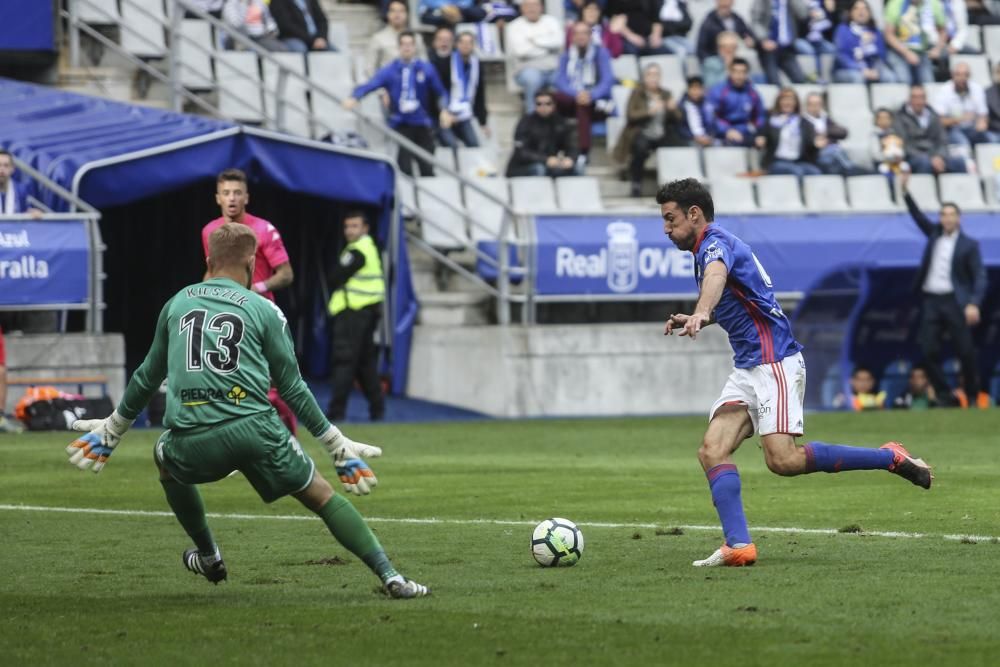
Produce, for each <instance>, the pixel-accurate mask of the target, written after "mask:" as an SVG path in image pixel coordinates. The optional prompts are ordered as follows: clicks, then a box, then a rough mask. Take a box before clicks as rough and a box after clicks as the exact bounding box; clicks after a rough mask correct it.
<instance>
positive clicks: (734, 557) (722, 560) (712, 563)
mask: <svg viewBox="0 0 1000 667" xmlns="http://www.w3.org/2000/svg"><path fill="white" fill-rule="evenodd" d="M756 562H757V547H755V546H754V545H753V544H752V543H751V544H748V545H746V546H743V547H735V548H734V547H728V546H726V545H725V544H723V545H722V546H721V547H720V548H718V549H716V550H715V553H713V554H712V555H711V556H709V557H708V558H706V559H705V560H696V561H694V562H693V563H691V564H692V565H694V566H695V567H720V566H725V567H742V566H744V565H753V564H754V563H756Z"/></svg>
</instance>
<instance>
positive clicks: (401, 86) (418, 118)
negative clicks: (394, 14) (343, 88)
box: [344, 30, 452, 176]
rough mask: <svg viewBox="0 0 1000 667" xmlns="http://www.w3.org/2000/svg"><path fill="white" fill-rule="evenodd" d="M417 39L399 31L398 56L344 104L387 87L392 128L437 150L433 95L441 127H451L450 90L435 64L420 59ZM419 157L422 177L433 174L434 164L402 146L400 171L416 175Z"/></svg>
mask: <svg viewBox="0 0 1000 667" xmlns="http://www.w3.org/2000/svg"><path fill="white" fill-rule="evenodd" d="M416 42H417V38H416V36H415V35H414V34H413V33H412V32H410V31H408V30H404V31H403V32H401V33H400V34H399V58H397V59H396V60H393V61H392V62H390V63H389V64H388V65H386V66H385V67H383V68H382V69H380V70H379V71H378V72H376V73H375V76H373V77H372V78H371V79H370V80H368V81H367V82H366V83H363V84H361V85H360V86H358V87H357V88H355V89H354V92H352V93H351V97H348V98H347V99H346V100H344V107H345V108H347V109H353V108H355V107H356V106H357V105H358V101H359V100H360V99H361V98H362V97H364V96H365V95H367V94H368V93H370V92H372V91H374V90H378V89H380V88H381V89H384V90H385V91H386V92H387V93H388V94H389V127H391V128H392V129H394V130H396V131H397V132H399V133H400V134H402V135H403V136H404V137H406V138H407V139H409V140H410V141H412V142H413V143H415V144H417V146H419V147H420V148H422V149H424V150H425V151H427V152H428V153H434V129H435V125H436V124H435V122H434V120H435V119H434V118H433V117H432V116H431V112H432V110H433V108H434V107H433V106H432V101H431V95H432V94H433V95H434V97H435V98H437V103H438V107H437V108H439V109H441V112H440V114H439V116H438V118H439V122H440V126H441V127H442V128H448V127H450V126H451V122H452V116H451V114H450V113H449V112H448V92H447V91H446V90H445V89H444V86H442V85H441V79H439V78H438V75H437V71H436V70H435V69H434V66H433V65H431V64H430V63H429V62H427V61H426V60H421V59H420V58H417V45H416ZM415 159H416V160H417V163H418V165H419V169H420V173H421V175H423V176H433V175H434V167H432V166H431V164H430V163H429V162H425V161H424V160H421V159H418V158H416V156H415V155H414V154H413V153H412V152H411V151H410V150H409V149H407V148H404V147H403V146H400V147H399V155H398V158H397V161H398V162H399V170H400V171H402V172H403V173H404V174H406V175H407V176H412V175H414V168H413V161H414V160H415Z"/></svg>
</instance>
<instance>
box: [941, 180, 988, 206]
mask: <svg viewBox="0 0 1000 667" xmlns="http://www.w3.org/2000/svg"><path fill="white" fill-rule="evenodd" d="M938 189H939V190H940V194H941V201H942V202H946V201H950V202H958V205H959V206H960V207H961V208H962V210H963V211H985V210H987V209H988V208H989V207H988V206H987V205H986V201H985V200H984V199H983V186H982V183H980V181H979V177H978V176H976V175H975V174H941V175H940V176H938Z"/></svg>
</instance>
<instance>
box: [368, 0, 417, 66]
mask: <svg viewBox="0 0 1000 667" xmlns="http://www.w3.org/2000/svg"><path fill="white" fill-rule="evenodd" d="M385 18H386V26H385V27H384V28H382V29H381V30H379V31H378V32H376V33H375V34H374V35H372V36H371V38H370V39H369V41H368V61H367V67H368V71H367V75H368V76H369V77H371V76H373V75H374V74H375V72H377V71H379V70H380V69H382V68H383V67H385V66H386V65H387V64H389V63H390V62H392V61H393V60H395V59H396V58H398V57H399V34H400V33H401V32H403V31H404V30H406V29H407V28H406V25H407V23H408V22H409V20H410V10H409V8H408V7H407V5H406V2H404V0H392V2H390V3H389V7H388V9H387V11H386V14H385ZM417 58H422V59H426V58H427V49H426V48H425V47H424V40H422V39H418V40H417Z"/></svg>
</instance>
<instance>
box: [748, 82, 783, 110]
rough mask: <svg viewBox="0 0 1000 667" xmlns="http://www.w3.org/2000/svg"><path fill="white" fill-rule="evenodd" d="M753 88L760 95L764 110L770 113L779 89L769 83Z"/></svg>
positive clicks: (755, 85)
mask: <svg viewBox="0 0 1000 667" xmlns="http://www.w3.org/2000/svg"><path fill="white" fill-rule="evenodd" d="M754 88H756V89H757V92H758V93H759V94H760V101H761V103H762V104H763V105H764V108H765V109H766V110H767V111H768V113H770V112H771V109H772V108H773V107H774V101H775V100H776V99H778V91H779V90H781V89H780V88H779V87H778V86H775V85H772V84H770V83H758V84H754Z"/></svg>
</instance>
